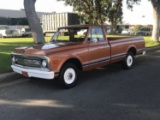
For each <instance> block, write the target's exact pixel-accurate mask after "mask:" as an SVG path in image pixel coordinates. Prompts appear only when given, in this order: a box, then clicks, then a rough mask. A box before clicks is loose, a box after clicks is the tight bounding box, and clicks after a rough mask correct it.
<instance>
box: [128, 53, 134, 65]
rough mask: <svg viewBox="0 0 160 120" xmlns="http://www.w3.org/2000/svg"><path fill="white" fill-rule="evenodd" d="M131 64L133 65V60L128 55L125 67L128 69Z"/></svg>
mask: <svg viewBox="0 0 160 120" xmlns="http://www.w3.org/2000/svg"><path fill="white" fill-rule="evenodd" d="M132 64H133V58H132V56H131V55H129V56H128V57H127V65H128V66H129V67H130V66H132Z"/></svg>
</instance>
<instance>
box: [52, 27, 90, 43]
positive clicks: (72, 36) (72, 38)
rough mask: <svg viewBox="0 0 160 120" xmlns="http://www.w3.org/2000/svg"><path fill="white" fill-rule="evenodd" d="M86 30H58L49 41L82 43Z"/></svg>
mask: <svg viewBox="0 0 160 120" xmlns="http://www.w3.org/2000/svg"><path fill="white" fill-rule="evenodd" d="M87 31H88V28H60V29H58V31H57V32H56V33H55V34H54V36H53V37H52V39H51V41H55V42H82V41H84V39H85V37H86V33H87Z"/></svg>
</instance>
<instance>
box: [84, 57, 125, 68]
mask: <svg viewBox="0 0 160 120" xmlns="http://www.w3.org/2000/svg"><path fill="white" fill-rule="evenodd" d="M125 56H126V54H119V55H115V56H112V57H111V58H103V59H99V60H96V61H93V62H89V63H85V64H83V65H82V66H83V67H87V66H91V65H96V64H99V63H104V62H108V61H110V60H112V59H117V58H122V57H125Z"/></svg>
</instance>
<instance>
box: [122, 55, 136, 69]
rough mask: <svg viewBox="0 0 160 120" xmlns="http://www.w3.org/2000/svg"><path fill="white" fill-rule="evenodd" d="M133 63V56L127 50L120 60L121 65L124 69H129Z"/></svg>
mask: <svg viewBox="0 0 160 120" xmlns="http://www.w3.org/2000/svg"><path fill="white" fill-rule="evenodd" d="M133 65H134V56H133V53H132V52H128V53H127V56H126V57H125V59H124V60H123V62H122V66H123V68H125V69H131V68H133Z"/></svg>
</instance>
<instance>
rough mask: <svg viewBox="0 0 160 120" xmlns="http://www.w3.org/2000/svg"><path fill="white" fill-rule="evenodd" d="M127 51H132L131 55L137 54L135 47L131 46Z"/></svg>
mask: <svg viewBox="0 0 160 120" xmlns="http://www.w3.org/2000/svg"><path fill="white" fill-rule="evenodd" d="M128 52H131V53H133V55H136V54H137V51H136V48H134V47H132V48H130V49H129V50H128Z"/></svg>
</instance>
